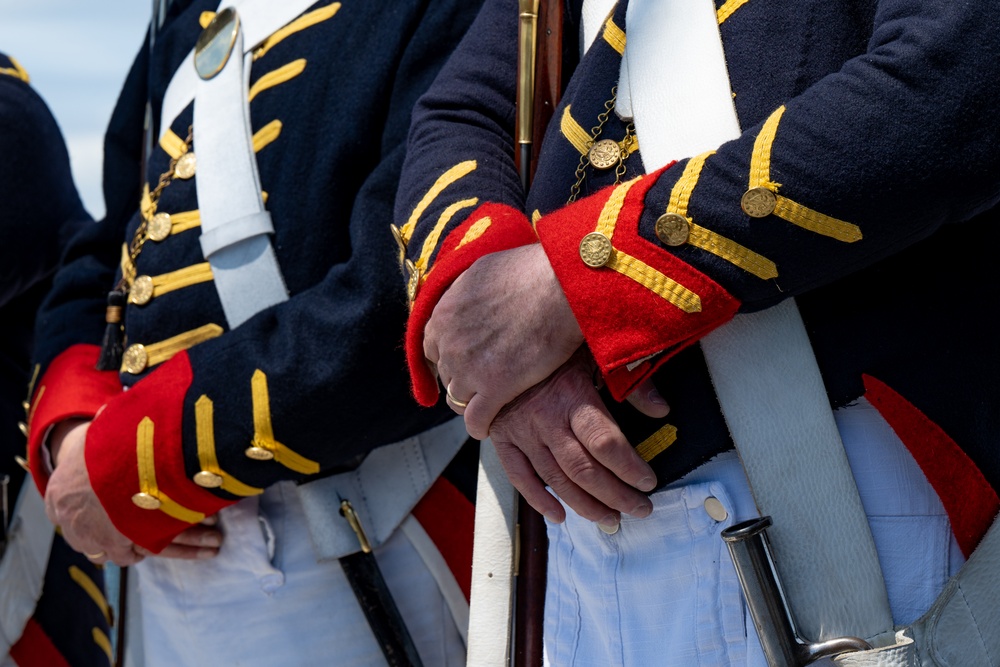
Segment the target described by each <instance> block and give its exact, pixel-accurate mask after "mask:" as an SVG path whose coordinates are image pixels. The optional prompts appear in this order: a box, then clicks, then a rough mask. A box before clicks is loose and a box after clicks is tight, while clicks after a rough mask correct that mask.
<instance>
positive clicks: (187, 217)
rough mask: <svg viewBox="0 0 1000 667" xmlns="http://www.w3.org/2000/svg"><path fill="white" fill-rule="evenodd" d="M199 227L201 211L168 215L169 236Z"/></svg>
mask: <svg viewBox="0 0 1000 667" xmlns="http://www.w3.org/2000/svg"><path fill="white" fill-rule="evenodd" d="M195 227H201V211H198V210H195V211H182V212H181V213H171V214H170V234H171V235H173V234H180V233H181V232H186V231H187V230H189V229H194V228H195Z"/></svg>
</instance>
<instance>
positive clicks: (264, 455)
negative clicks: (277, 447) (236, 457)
mask: <svg viewBox="0 0 1000 667" xmlns="http://www.w3.org/2000/svg"><path fill="white" fill-rule="evenodd" d="M243 453H244V454H246V455H247V458H250V459H253V460H254V461H270V460H271V459H273V458H274V452H272V451H271V450H270V449H264V448H263V447H258V446H257V445H252V446H250V447H247V448H246V451H244V452H243Z"/></svg>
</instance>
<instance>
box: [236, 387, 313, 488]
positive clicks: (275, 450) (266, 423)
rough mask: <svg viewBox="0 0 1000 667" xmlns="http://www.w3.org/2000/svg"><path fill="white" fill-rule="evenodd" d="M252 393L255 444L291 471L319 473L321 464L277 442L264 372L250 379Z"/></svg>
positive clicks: (309, 473)
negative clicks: (272, 424)
mask: <svg viewBox="0 0 1000 667" xmlns="http://www.w3.org/2000/svg"><path fill="white" fill-rule="evenodd" d="M250 393H251V399H252V401H253V429H254V436H253V444H254V445H256V446H257V447H260V448H261V449H266V450H268V451H269V452H271V453H272V454H274V460H275V461H276V462H277V463H280V464H281V465H283V466H285V467H286V468H289V469H290V470H294V471H295V472H299V473H302V474H304V475H314V474H316V473H318V472H319V463H317V462H315V461H313V460H311V459H307V458H306V457H304V456H302V455H301V454H297V453H296V452H294V451H292V450H291V449H289V448H288V447H286V446H285V445H283V444H281V443H280V442H278V441H277V440H275V438H274V429H273V428H272V426H271V396H270V394H269V392H268V389H267V376H266V375H265V374H264V371H262V370H260V369H257V370H256V371H254V374H253V377H252V378H251V379H250Z"/></svg>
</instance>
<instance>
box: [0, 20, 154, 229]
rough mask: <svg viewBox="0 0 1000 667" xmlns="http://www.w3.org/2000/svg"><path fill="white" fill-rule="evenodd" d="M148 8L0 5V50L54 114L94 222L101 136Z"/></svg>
mask: <svg viewBox="0 0 1000 667" xmlns="http://www.w3.org/2000/svg"><path fill="white" fill-rule="evenodd" d="M151 9H152V2H151V1H150V0H0V51H2V52H4V53H7V54H9V55H12V56H14V57H15V58H17V59H18V61H19V62H20V63H21V65H22V66H24V68H25V69H26V70H27V71H28V74H30V75H31V83H32V85H33V86H34V87H35V89H36V90H37V91H38V92H39V93H40V94H41V96H42V97H43V98H44V99H45V101H46V102H47V103H48V105H49V108H50V109H52V113H53V114H54V115H55V117H56V120H57V121H58V122H59V125H60V127H61V128H62V131H63V135H64V136H65V138H66V144H67V146H68V147H69V152H70V160H71V161H72V166H73V177H74V179H75V180H76V186H77V188H78V189H79V190H80V196H81V197H82V198H83V202H84V204H85V205H86V206H87V210H88V211H90V213H91V214H92V215H94V216H95V217H100V216H101V215H103V213H104V199H103V197H102V195H101V159H102V145H101V142H102V141H103V137H104V130H105V127H106V126H107V123H108V120H109V119H110V117H111V110H112V108H113V107H114V104H115V100H116V99H117V97H118V93H119V91H120V90H121V86H122V83H123V82H124V80H125V75H126V73H127V72H128V68H129V65H131V63H132V59H133V58H134V56H135V53H136V51H137V50H138V49H139V47H140V45H141V44H142V40H143V37H144V35H145V30H146V24H147V23H148V21H149V15H150V12H151Z"/></svg>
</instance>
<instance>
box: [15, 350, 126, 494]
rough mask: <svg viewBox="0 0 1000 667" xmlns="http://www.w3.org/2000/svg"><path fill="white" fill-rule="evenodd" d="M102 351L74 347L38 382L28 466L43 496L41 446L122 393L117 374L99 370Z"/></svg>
mask: <svg viewBox="0 0 1000 667" xmlns="http://www.w3.org/2000/svg"><path fill="white" fill-rule="evenodd" d="M100 354H101V349H100V348H99V347H98V346H96V345H74V346H72V347H70V348H68V349H66V350H65V351H63V352H62V353H61V354H60V355H59V356H58V357H56V358H55V359H53V360H52V363H51V364H49V367H48V369H46V371H45V375H43V376H42V377H41V379H40V380H39V381H38V384H37V388H36V389H35V395H34V397H33V398H32V401H31V410H30V412H29V415H28V463H29V465H30V467H31V478H32V479H33V480H35V484H36V485H37V486H38V491H39V492H40V493H41V494H42V495H43V496H44V495H45V488H46V487H47V486H48V483H49V470H48V467H47V466H46V465H45V458H44V456H43V454H42V445H44V444H45V436H46V434H48V432H49V429H51V428H52V427H53V426H55V425H56V424H58V423H59V422H61V421H65V420H67V419H75V418H83V419H91V418H93V416H94V415H95V414H97V411H98V410H100V409H101V406H102V405H104V404H105V403H107V402H108V401H110V400H111V399H112V398H114V397H115V396H117V395H119V394H120V393H122V385H121V382H120V381H119V380H118V373H117V372H116V371H99V370H97V358H98V357H99V356H100Z"/></svg>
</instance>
